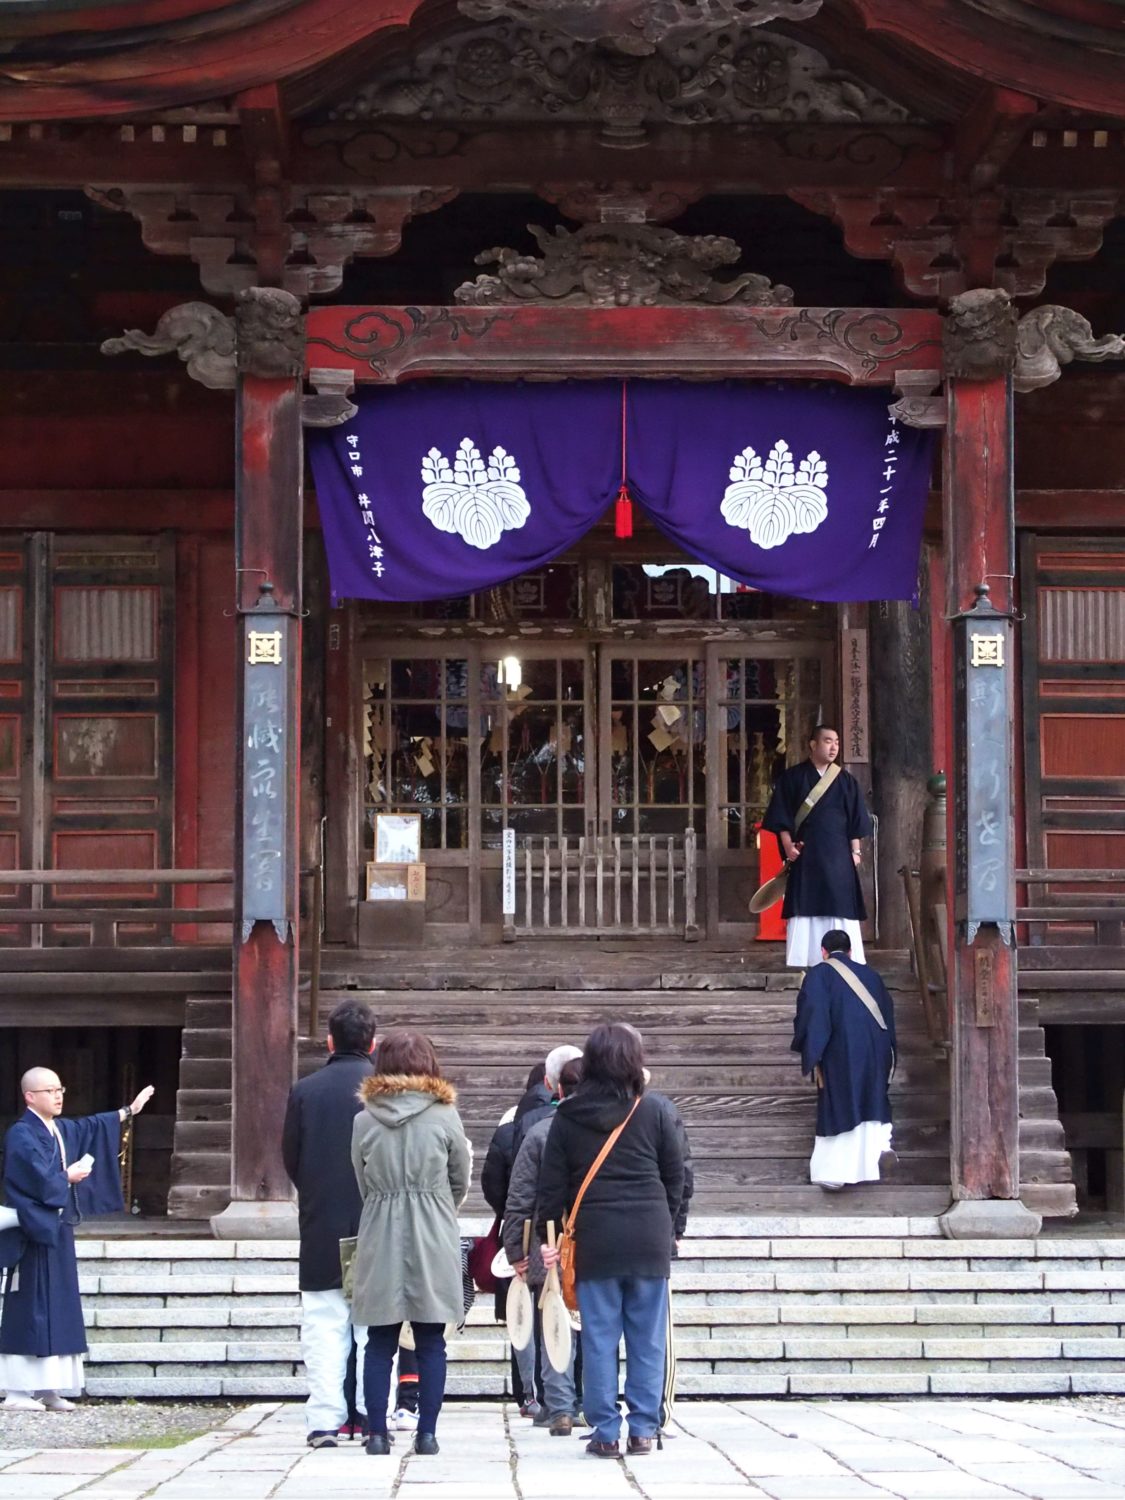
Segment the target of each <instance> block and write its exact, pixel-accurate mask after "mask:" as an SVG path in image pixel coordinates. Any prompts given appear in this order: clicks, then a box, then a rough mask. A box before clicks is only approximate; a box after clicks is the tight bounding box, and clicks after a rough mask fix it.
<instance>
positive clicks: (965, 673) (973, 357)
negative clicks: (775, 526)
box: [942, 291, 1042, 1239]
mask: <svg viewBox="0 0 1125 1500" xmlns="http://www.w3.org/2000/svg"><path fill="white" fill-rule="evenodd" d="M1016 338H1017V323H1016V314H1015V309H1014V308H1013V306H1012V304H1011V301H1010V300H1009V298H1008V296H1007V294H1006V293H1004V292H1000V291H974V292H966V293H964V294H963V295H962V296H959V297H955V298H954V299H953V300H952V302H951V304H950V308H949V313H948V316H947V318H946V326H945V373H946V383H947V403H948V422H947V426H946V432H945V449H944V453H943V485H944V495H943V506H944V540H945V555H946V615H947V616H948V617H949V619H950V621H951V622H952V623H951V625H950V628H951V629H953V630H954V662H955V670H954V677H955V682H954V691H953V694H952V695H951V706H950V712H951V716H952V724H951V726H950V730H951V738H950V743H951V745H952V747H953V764H952V766H951V777H950V781H951V786H952V788H953V796H951V797H950V799H949V839H948V846H949V851H950V857H949V859H948V862H947V882H946V897H947V908H948V912H949V922H950V931H949V939H950V941H949V986H950V1002H951V1012H952V1042H953V1048H952V1058H951V1066H952V1104H951V1172H952V1186H953V1197H954V1200H955V1202H954V1206H953V1208H952V1209H951V1210H950V1212H949V1213H948V1214H946V1215H944V1216H943V1218H942V1228H943V1230H944V1231H945V1233H946V1234H947V1235H949V1236H950V1237H952V1238H955V1239H959V1238H980V1237H986V1238H987V1237H999V1238H1008V1237H1018V1236H1021V1235H1028V1234H1036V1233H1038V1231H1039V1228H1040V1227H1041V1224H1042V1220H1041V1219H1040V1217H1039V1216H1038V1215H1037V1214H1032V1213H1030V1212H1029V1211H1028V1210H1027V1209H1025V1208H1024V1207H1023V1205H1022V1204H1021V1203H1020V1202H1019V1190H1020V1182H1019V1075H1018V1037H1019V1019H1018V996H1017V987H1016V977H1017V976H1016V954H1015V946H1014V942H1013V922H1012V918H1013V914H1014V897H1015V875H1014V867H1013V851H1014V811H1015V786H1014V778H1013V774H1012V767H1013V762H1014V743H1015V734H1016V724H1015V721H1014V711H1015V697H1014V691H1013V679H1012V672H1013V664H1012V652H1011V644H1012V643H1011V629H1012V625H1011V616H1012V593H1013V586H1014V579H1013V577H1012V575H1013V573H1014V571H1015V568H1014V556H1015V520H1014V516H1015V510H1014V490H1013V476H1012V371H1013V368H1014V365H1015V359H1016ZM990 590H991V593H990ZM993 601H995V602H993Z"/></svg>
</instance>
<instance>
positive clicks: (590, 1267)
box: [539, 1023, 684, 1458]
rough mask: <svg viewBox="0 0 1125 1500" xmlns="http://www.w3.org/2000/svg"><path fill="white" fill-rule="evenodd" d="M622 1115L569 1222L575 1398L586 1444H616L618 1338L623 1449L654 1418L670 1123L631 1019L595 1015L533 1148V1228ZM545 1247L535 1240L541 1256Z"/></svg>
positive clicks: (669, 1219)
mask: <svg viewBox="0 0 1125 1500" xmlns="http://www.w3.org/2000/svg"><path fill="white" fill-rule="evenodd" d="M623 1121H627V1123H626V1124H625V1128H624V1129H623V1130H622V1132H621V1135H620V1137H619V1138H618V1140H617V1143H616V1144H615V1146H614V1147H613V1149H612V1150H611V1152H610V1154H609V1156H608V1157H607V1158H606V1160H605V1162H604V1163H603V1164H602V1166H601V1168H600V1170H599V1171H598V1174H597V1176H596V1177H595V1178H594V1180H593V1181H592V1182H591V1184H590V1186H589V1188H588V1189H587V1191H586V1195H585V1197H584V1198H583V1200H582V1204H581V1207H580V1209H579V1212H578V1218H577V1220H576V1221H575V1239H576V1248H577V1256H576V1275H577V1283H578V1305H579V1310H580V1311H581V1314H582V1359H583V1376H582V1406H583V1410H584V1411H585V1413H586V1417H587V1420H588V1421H589V1422H590V1423H591V1424H592V1426H593V1428H594V1435H593V1437H592V1438H591V1440H590V1442H589V1443H588V1444H587V1450H586V1451H587V1452H588V1453H592V1454H594V1455H595V1456H596V1457H598V1458H616V1457H618V1456H619V1454H620V1448H619V1446H618V1438H619V1435H620V1431H621V1415H620V1413H619V1412H618V1410H617V1349H618V1344H619V1343H620V1340H621V1337H622V1334H624V1337H625V1402H626V1405H627V1407H628V1422H629V1443H628V1451H629V1453H630V1454H631V1455H633V1456H634V1457H636V1456H639V1455H641V1454H645V1453H648V1452H650V1451H651V1449H652V1440H653V1438H654V1436H655V1435H656V1433H657V1431H658V1429H659V1426H660V1403H661V1396H662V1393H663V1387H664V1360H665V1352H666V1343H667V1332H668V1277H669V1274H670V1271H671V1259H672V1236H673V1224H674V1220H675V1216H676V1213H677V1211H678V1210H679V1207H680V1202H681V1199H682V1197H683V1187H684V1157H683V1146H682V1137H681V1132H680V1129H679V1126H678V1122H677V1118H676V1112H675V1109H674V1108H673V1106H672V1104H671V1102H670V1100H668V1099H666V1098H665V1097H664V1096H663V1095H662V1094H658V1093H646V1092H645V1075H644V1053H643V1050H642V1046H641V1038H640V1035H639V1034H638V1033H637V1031H635V1030H634V1028H633V1027H632V1026H626V1025H622V1024H620V1023H614V1024H611V1025H604V1026H599V1027H597V1029H596V1030H595V1031H594V1032H593V1033H592V1034H591V1035H590V1037H589V1038H588V1040H587V1042H586V1046H585V1049H584V1051H583V1078H582V1084H581V1087H580V1088H579V1089H578V1092H577V1093H576V1094H574V1095H573V1096H572V1097H571V1098H569V1099H566V1100H564V1101H563V1103H561V1104H560V1105H559V1107H558V1111H557V1113H556V1116H555V1121H554V1124H553V1125H552V1127H551V1131H550V1134H549V1135H548V1137H547V1144H546V1147H545V1149H544V1152H543V1168H542V1174H541V1177H540V1192H539V1203H540V1220H541V1223H540V1234H541V1238H543V1239H545V1238H546V1224H547V1221H548V1220H552V1219H553V1220H555V1221H556V1222H558V1221H559V1220H561V1219H562V1217H563V1215H564V1214H569V1212H570V1208H571V1205H572V1204H573V1203H574V1200H575V1198H576V1197H577V1196H578V1191H579V1189H580V1188H581V1186H582V1183H583V1181H584V1180H585V1178H586V1174H587V1172H588V1171H589V1169H590V1167H591V1166H592V1164H593V1162H594V1159H595V1158H596V1157H597V1155H598V1152H599V1151H600V1150H601V1149H602V1147H603V1146H604V1145H605V1143H606V1139H607V1137H608V1136H609V1135H610V1134H611V1133H612V1132H613V1131H614V1130H615V1129H616V1128H617V1126H618V1125H620V1124H621V1123H622V1122H623ZM551 1259H552V1252H551V1251H549V1250H545V1251H544V1262H545V1263H550V1261H551Z"/></svg>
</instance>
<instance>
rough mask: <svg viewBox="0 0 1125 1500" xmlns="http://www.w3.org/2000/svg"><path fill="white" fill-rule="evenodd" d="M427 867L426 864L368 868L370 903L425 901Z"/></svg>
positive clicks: (373, 864) (376, 865)
mask: <svg viewBox="0 0 1125 1500" xmlns="http://www.w3.org/2000/svg"><path fill="white" fill-rule="evenodd" d="M425 899H426V867H425V865H424V864H419V863H412V864H395V865H381V864H376V863H374V862H372V863H369V864H368V866H367V900H368V901H423V902H424V901H425Z"/></svg>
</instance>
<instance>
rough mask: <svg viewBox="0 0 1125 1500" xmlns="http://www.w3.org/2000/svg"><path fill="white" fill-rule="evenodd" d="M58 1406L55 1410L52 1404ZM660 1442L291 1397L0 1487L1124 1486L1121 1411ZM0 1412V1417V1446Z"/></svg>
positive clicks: (985, 1413) (282, 1491) (48, 1454)
mask: <svg viewBox="0 0 1125 1500" xmlns="http://www.w3.org/2000/svg"><path fill="white" fill-rule="evenodd" d="M59 1420H60V1421H63V1420H65V1418H59ZM674 1432H675V1436H674V1437H672V1438H670V1439H669V1440H668V1441H667V1443H666V1445H665V1448H664V1451H663V1453H654V1454H652V1456H651V1457H648V1458H644V1459H635V1460H633V1461H631V1462H630V1461H621V1462H616V1463H614V1462H607V1461H604V1460H596V1459H593V1458H590V1457H588V1456H587V1455H586V1454H585V1452H584V1451H583V1446H582V1443H581V1441H580V1440H579V1439H577V1438H571V1439H566V1440H563V1439H559V1438H552V1437H551V1436H550V1435H549V1434H548V1433H547V1432H546V1431H543V1430H540V1431H533V1430H532V1428H531V1424H530V1423H529V1422H527V1421H525V1420H523V1419H521V1418H520V1416H519V1414H518V1411H517V1410H516V1409H515V1408H514V1407H513V1406H511V1405H501V1404H495V1405H493V1404H489V1405H484V1404H479V1403H478V1404H475V1405H474V1404H470V1403H467V1402H451V1403H450V1404H449V1405H448V1406H447V1407H446V1410H445V1412H444V1413H443V1415H442V1420H441V1427H440V1429H439V1440H440V1442H441V1445H442V1451H441V1454H440V1456H438V1457H436V1458H419V1457H416V1456H413V1455H412V1454H411V1453H410V1451H409V1450H410V1446H411V1439H410V1437H409V1435H407V1434H405V1433H400V1434H399V1435H398V1440H397V1443H396V1449H397V1452H396V1453H394V1454H393V1455H392V1456H391V1457H390V1458H369V1457H368V1456H367V1455H366V1454H365V1453H364V1451H363V1449H362V1447H361V1446H360V1445H359V1444H358V1443H355V1444H348V1443H345V1444H343V1445H342V1446H341V1447H339V1448H337V1449H334V1450H330V1449H325V1450H320V1451H317V1452H312V1451H310V1450H309V1449H308V1448H307V1447H306V1446H305V1441H304V1414H303V1408H302V1407H301V1406H300V1405H299V1404H297V1403H285V1404H278V1403H269V1404H262V1405H256V1406H251V1407H247V1408H246V1409H244V1410H243V1411H241V1412H238V1413H237V1414H236V1415H235V1416H233V1417H231V1418H230V1419H229V1420H228V1421H226V1422H225V1423H224V1424H223V1425H222V1426H221V1427H218V1428H216V1430H214V1431H213V1432H209V1433H206V1434H204V1435H203V1436H201V1437H197V1438H193V1439H191V1440H190V1441H189V1442H186V1443H183V1444H181V1445H180V1446H178V1447H173V1448H160V1449H149V1450H138V1449H121V1448H116V1449H113V1448H69V1449H46V1448H44V1449H23V1450H21V1449H15V1448H3V1447H0V1500H7V1497H9V1496H10V1497H12V1500H61V1497H63V1496H71V1495H74V1496H81V1497H82V1500H87V1497H89V1500H142V1497H147V1496H154V1497H160V1500H267V1497H268V1500H353V1497H354V1500H360V1497H363V1500H380V1497H384V1496H385V1497H388V1500H427V1497H429V1496H435V1497H440V1500H506V1497H511V1500H531V1497H533V1496H534V1497H538V1496H543V1497H560V1496H561V1497H571V1496H581V1500H633V1497H636V1496H641V1497H643V1500H678V1497H680V1496H692V1497H699V1500H703V1497H710V1496H718V1497H725V1496H732V1497H734V1496H737V1497H739V1500H757V1497H761V1500H766V1497H770V1500H837V1497H840V1500H843V1497H847V1500H861V1497H868V1500H887V1497H901V1500H993V1497H995V1500H1006V1497H1032V1500H1072V1497H1073V1500H1087V1497H1088V1500H1121V1497H1122V1496H1125V1411H1117V1410H1108V1411H1107V1410H1104V1409H1098V1408H1090V1409H1082V1408H1079V1407H1077V1406H1075V1405H1062V1404H1051V1403H1046V1402H1031V1401H1022V1402H1021V1401H1012V1402H1001V1401H964V1400H948V1401H924V1400H922V1401H791V1402H773V1401H734V1402H720V1401H700V1402H682V1403H681V1404H680V1406H679V1407H678V1409H677V1414H676V1421H675V1426H674ZM2 1443H3V1418H2V1415H0V1444H2Z"/></svg>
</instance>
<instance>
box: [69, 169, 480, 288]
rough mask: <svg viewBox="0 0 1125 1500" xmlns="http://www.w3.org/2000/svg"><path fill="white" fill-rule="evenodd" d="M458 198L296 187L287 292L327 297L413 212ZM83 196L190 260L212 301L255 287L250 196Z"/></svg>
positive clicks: (394, 238) (392, 240) (285, 239)
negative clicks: (353, 265)
mask: <svg viewBox="0 0 1125 1500" xmlns="http://www.w3.org/2000/svg"><path fill="white" fill-rule="evenodd" d="M456 193H457V190H456V189H455V188H450V187H399V188H362V187H361V188H356V189H355V190H354V191H343V192H331V193H324V192H302V191H301V190H299V189H293V190H292V191H290V192H289V193H287V194H286V195H285V203H284V204H283V214H282V223H281V226H280V237H281V240H282V268H281V277H280V279H281V284H282V287H283V289H284V290H285V291H287V292H291V293H292V294H293V295H294V296H295V297H300V298H302V299H304V300H307V299H308V298H310V297H323V296H327V295H328V294H330V293H331V292H334V291H335V290H336V289H337V288H338V287H339V285H340V283H341V281H342V280H343V275H344V268H345V267H346V266H347V265H348V264H349V263H350V262H351V261H352V260H353V259H355V258H356V257H357V256H383V255H393V254H394V252H395V251H396V250H397V249H398V248H399V246H400V245H401V243H402V231H403V229H404V227H405V226H406V224H407V223H409V221H410V220H411V219H412V218H413V217H414V216H415V215H416V214H420V213H429V212H430V211H431V210H432V209H435V208H440V207H441V206H442V204H444V203H448V202H449V201H450V199H451V198H454V197H455V196H456ZM86 194H87V196H88V197H89V198H91V199H93V201H94V202H96V203H99V204H101V205H102V207H104V208H112V209H116V210H117V211H119V212H121V213H128V214H131V215H132V216H133V218H134V219H136V220H137V222H138V223H139V224H140V226H141V236H142V238H143V240H144V243H145V245H146V246H147V248H148V249H149V250H152V251H153V252H154V253H155V254H157V255H182V256H185V257H187V258H189V259H191V260H193V261H194V262H195V263H196V265H197V266H198V267H199V273H200V281H201V282H202V284H203V287H204V289H205V290H206V291H208V292H210V293H211V294H212V295H213V296H217V297H230V296H234V295H235V294H236V293H237V292H240V291H244V290H245V289H246V288H248V287H252V286H257V285H258V282H259V279H260V277H259V267H258V256H257V245H258V230H259V224H258V218H257V214H256V212H255V209H254V208H253V207H252V206H251V195H250V193H249V191H247V192H246V193H242V192H198V193H195V192H190V191H186V190H181V191H176V190H162V191H153V190H150V189H145V188H131V187H124V188H121V187H113V188H105V187H89V188H87V189H86Z"/></svg>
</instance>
